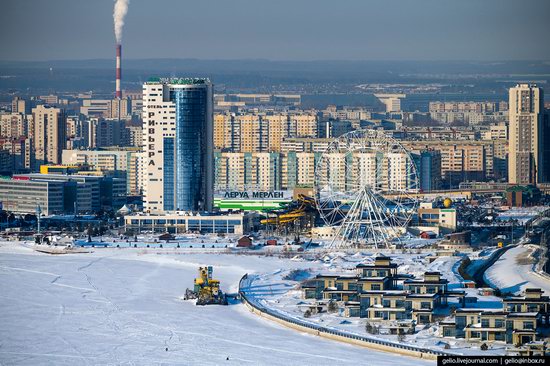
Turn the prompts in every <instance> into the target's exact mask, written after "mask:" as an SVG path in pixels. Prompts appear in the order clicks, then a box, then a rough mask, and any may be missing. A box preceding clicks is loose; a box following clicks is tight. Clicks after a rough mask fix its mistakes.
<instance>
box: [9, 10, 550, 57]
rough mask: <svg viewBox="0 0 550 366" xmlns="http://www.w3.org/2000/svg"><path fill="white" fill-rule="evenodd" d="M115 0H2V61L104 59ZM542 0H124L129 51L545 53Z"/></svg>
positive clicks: (548, 53) (549, 52)
mask: <svg viewBox="0 0 550 366" xmlns="http://www.w3.org/2000/svg"><path fill="white" fill-rule="evenodd" d="M112 11H113V2H112V1H107V0H99V1H75V0H55V1H41V0H26V1H20V0H4V1H3V4H2V12H0V41H1V42H2V45H3V52H2V53H1V54H0V60H26V61H41V60H73V59H108V58H112V57H113V55H114V44H115V39H114V38H115V37H114V31H113V17H112ZM548 14H550V2H548V1H547V0H529V1H517V0H484V1H475V0H465V1H451V0H448V1H447V0H444V1H442V0H423V1H411V0H386V1H371V0H369V1H366V0H344V1H341V2H338V3H336V2H333V1H328V0H319V1H315V2H312V1H290V0H279V1H276V2H273V1H272V2H264V1H260V2H256V1H251V0H234V1H231V2H227V1H223V0H211V1H199V2H190V1H179V0H159V1H155V2H150V1H139V0H133V1H132V2H131V3H130V8H129V11H128V15H127V17H126V20H125V27H124V30H123V35H122V43H123V50H124V51H123V52H124V56H125V57H126V58H127V59H141V58H197V59H270V60H303V61H307V60H480V61H488V60H495V61H496V60H544V59H550V48H548V47H547V46H546V45H547V39H548V36H549V35H550V22H548Z"/></svg>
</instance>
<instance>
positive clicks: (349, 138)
mask: <svg viewBox="0 0 550 366" xmlns="http://www.w3.org/2000/svg"><path fill="white" fill-rule="evenodd" d="M418 187H419V184H418V176H417V172H416V165H415V163H414V160H413V158H412V157H411V155H410V154H409V153H408V151H407V150H406V149H405V148H404V147H403V146H402V145H401V144H399V142H397V141H396V140H394V139H392V138H390V137H388V136H386V135H385V134H384V133H383V132H381V131H377V130H357V131H353V132H350V133H347V134H344V135H342V136H340V137H338V138H336V139H335V140H334V141H333V142H332V143H331V144H330V145H329V146H328V148H327V150H326V151H325V152H324V153H323V154H322V156H321V157H320V158H319V160H318V163H317V166H316V173H315V187H314V188H315V198H311V197H307V196H304V195H299V196H298V198H297V199H296V200H295V201H293V202H292V203H290V204H288V205H286V206H284V207H281V209H279V210H275V211H272V212H270V213H268V217H267V218H266V219H264V220H262V221H261V223H262V224H264V225H266V226H268V227H272V228H276V229H278V230H280V231H283V230H284V231H286V234H288V233H289V230H293V231H294V233H295V234H296V235H298V234H299V233H300V232H301V233H303V232H304V231H305V229H309V228H311V227H312V226H313V224H314V223H315V219H316V217H318V216H320V217H321V218H322V220H323V221H324V223H325V225H326V226H330V227H333V228H334V229H335V230H334V231H335V233H336V235H335V236H334V238H333V240H332V242H331V243H330V245H329V246H328V248H364V247H374V248H389V247H391V246H392V245H393V244H395V243H396V242H398V241H399V238H400V237H402V235H403V234H404V233H405V232H406V227H407V224H408V222H409V221H410V220H411V218H412V215H413V213H414V212H416V209H417V206H418V198H417V193H418V192H419V189H418ZM270 214H271V215H272V216H271V217H269V215H270ZM304 222H305V223H306V225H304Z"/></svg>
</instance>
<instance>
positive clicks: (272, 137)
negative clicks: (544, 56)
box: [214, 112, 317, 153]
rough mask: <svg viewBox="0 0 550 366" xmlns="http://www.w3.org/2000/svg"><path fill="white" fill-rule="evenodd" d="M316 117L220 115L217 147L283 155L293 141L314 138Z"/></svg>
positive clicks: (217, 117) (305, 114)
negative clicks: (281, 152) (284, 143)
mask: <svg viewBox="0 0 550 366" xmlns="http://www.w3.org/2000/svg"><path fill="white" fill-rule="evenodd" d="M316 135H317V116H316V115H315V114H313V113H309V112H301V113H295V112H293V113H290V112H289V113H275V114H267V113H252V112H250V113H245V114H235V113H229V112H226V113H219V114H216V115H215V116H214V147H215V148H216V149H220V150H227V151H233V152H243V153H244V152H249V153H252V152H280V151H281V148H282V144H283V141H284V140H285V139H286V138H291V137H315V136H316Z"/></svg>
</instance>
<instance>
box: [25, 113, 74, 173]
mask: <svg viewBox="0 0 550 366" xmlns="http://www.w3.org/2000/svg"><path fill="white" fill-rule="evenodd" d="M32 114H33V135H32V139H33V144H34V158H35V161H36V164H37V166H40V165H43V164H49V163H52V164H59V163H61V153H62V151H63V149H64V148H65V143H66V126H65V112H64V111H63V110H62V109H60V108H53V107H48V106H44V105H39V106H36V108H33V110H32Z"/></svg>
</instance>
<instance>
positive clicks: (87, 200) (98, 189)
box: [0, 173, 126, 213]
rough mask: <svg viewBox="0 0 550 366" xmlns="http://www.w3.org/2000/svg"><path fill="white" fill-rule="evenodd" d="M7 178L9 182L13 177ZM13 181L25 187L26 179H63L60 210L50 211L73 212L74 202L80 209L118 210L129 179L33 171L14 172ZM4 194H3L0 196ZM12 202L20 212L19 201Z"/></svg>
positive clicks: (95, 210)
mask: <svg viewBox="0 0 550 366" xmlns="http://www.w3.org/2000/svg"><path fill="white" fill-rule="evenodd" d="M4 182H10V180H6V181H4ZM11 182H12V183H11V185H17V186H18V187H25V185H26V184H27V183H28V184H31V183H32V182H54V183H55V182H59V183H62V190H63V194H62V196H61V206H54V207H56V210H58V211H54V210H53V209H52V210H49V211H48V212H50V211H51V213H74V210H75V202H76V210H77V212H79V213H89V212H98V211H100V210H106V211H109V210H118V209H119V208H120V207H122V206H123V205H124V203H125V201H126V181H125V180H124V179H121V178H112V177H105V176H88V175H76V174H70V175H65V174H38V173H33V174H19V175H14V176H13V179H12V180H11ZM45 187H46V188H42V189H45V190H46V191H47V190H49V189H50V188H49V186H47V185H46V186H45ZM22 190H24V188H22ZM1 198H2V196H0V199H1ZM13 205H14V206H12V209H13V210H14V211H16V212H21V208H20V207H21V206H19V204H18V203H17V202H14V203H13ZM23 207H24V209H28V208H29V207H28V205H26V206H23ZM59 207H61V208H59ZM35 208H36V207H35ZM6 209H7V208H6ZM27 212H28V211H27ZM32 212H34V211H32Z"/></svg>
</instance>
